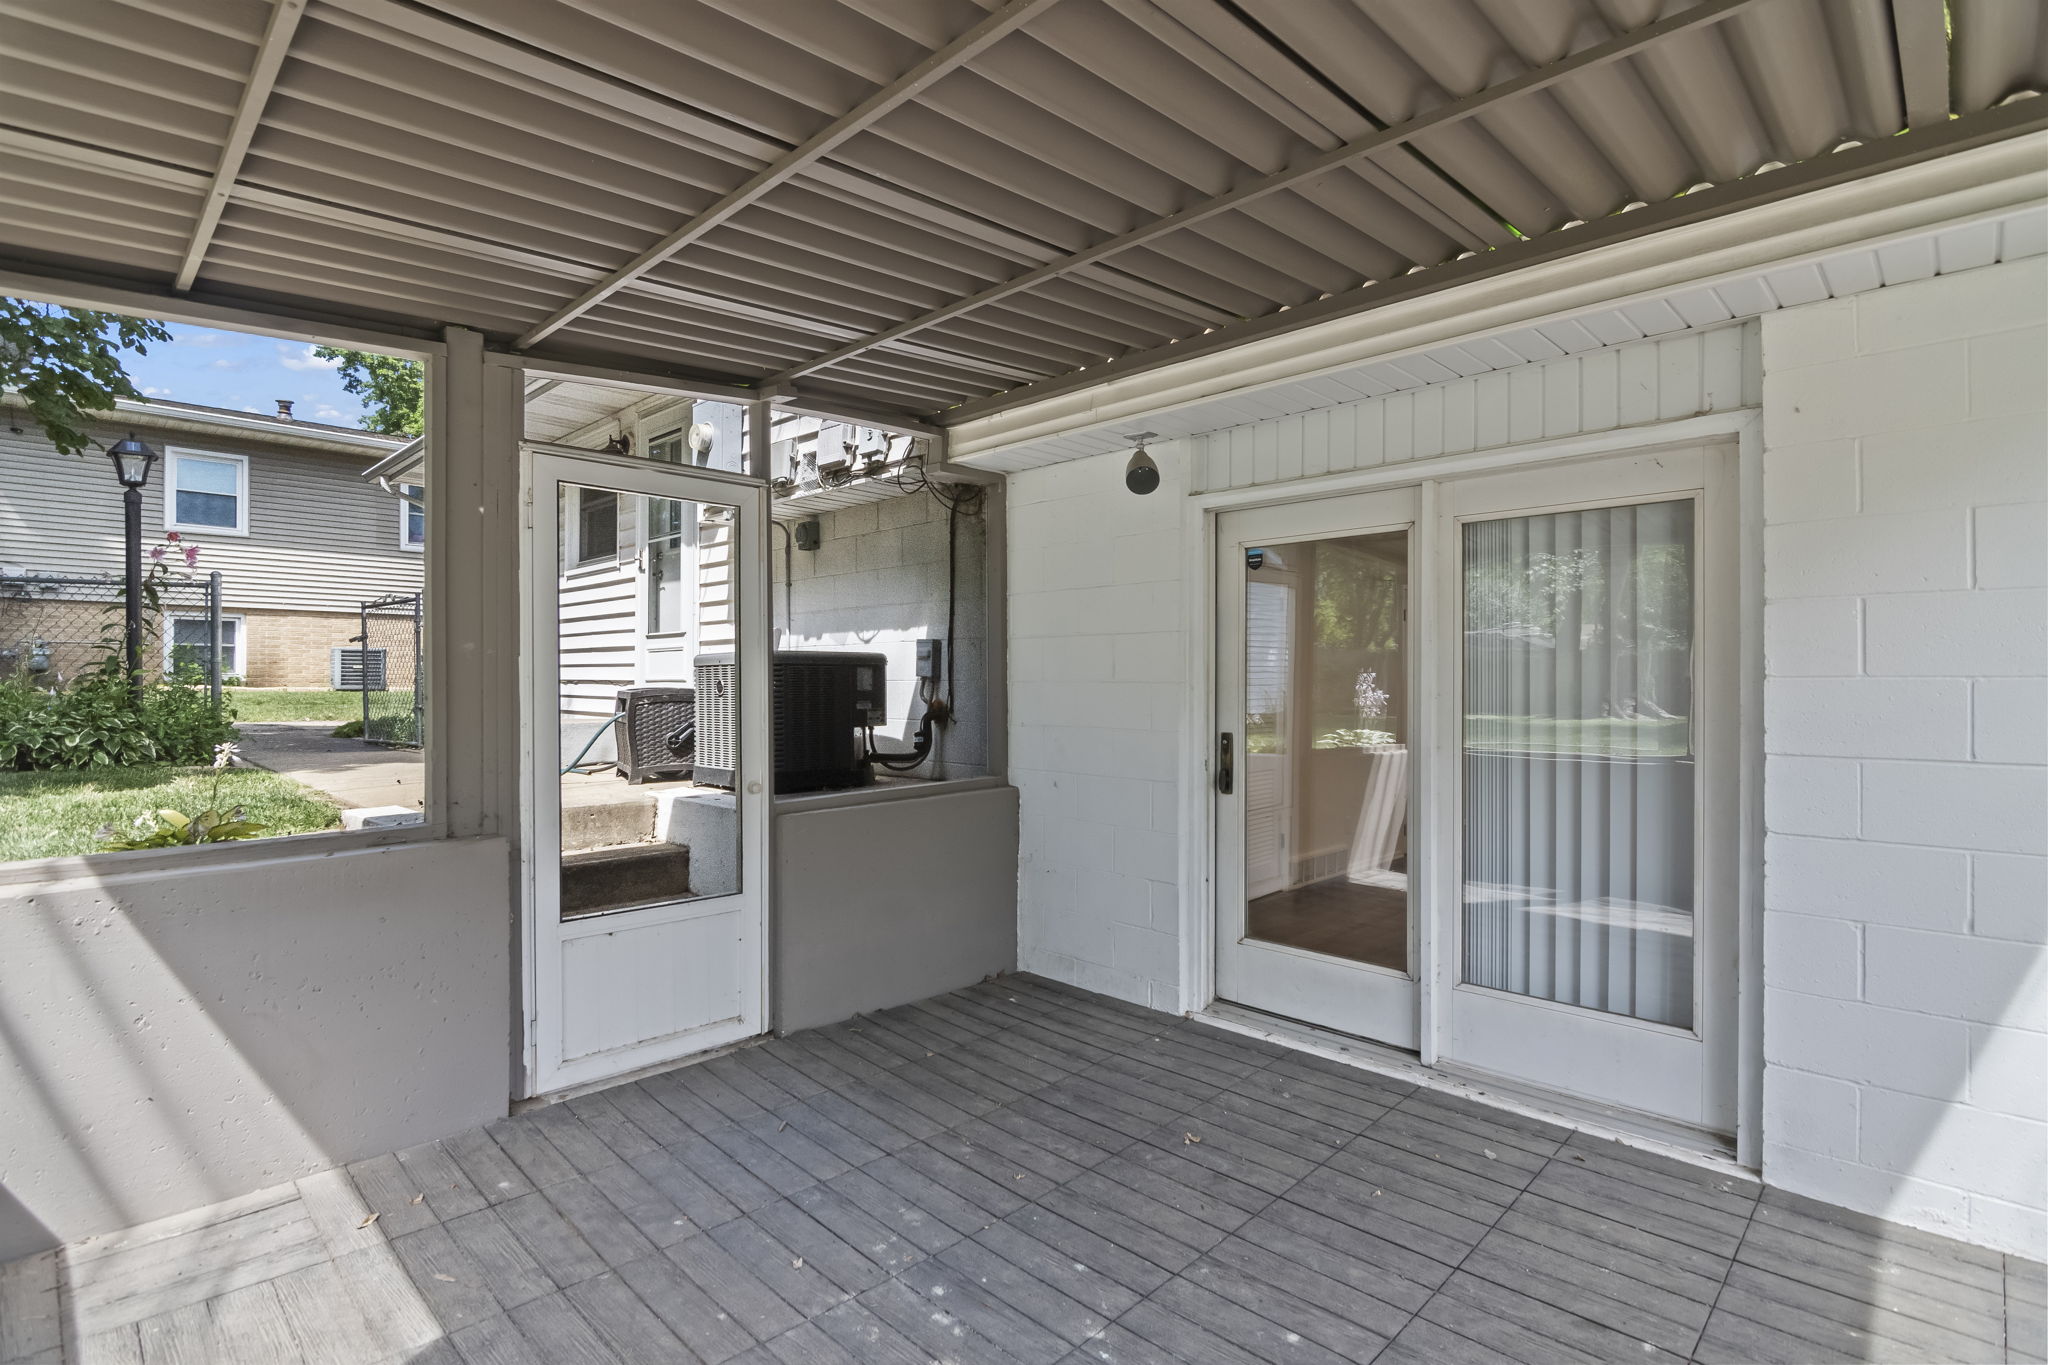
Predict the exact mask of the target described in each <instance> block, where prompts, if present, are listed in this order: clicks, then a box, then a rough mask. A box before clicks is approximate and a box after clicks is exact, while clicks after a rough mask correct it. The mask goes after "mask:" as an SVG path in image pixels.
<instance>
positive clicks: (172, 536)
mask: <svg viewBox="0 0 2048 1365" xmlns="http://www.w3.org/2000/svg"><path fill="white" fill-rule="evenodd" d="M177 538H178V533H177V532H176V531H166V532H164V539H165V540H169V541H176V540H177Z"/></svg>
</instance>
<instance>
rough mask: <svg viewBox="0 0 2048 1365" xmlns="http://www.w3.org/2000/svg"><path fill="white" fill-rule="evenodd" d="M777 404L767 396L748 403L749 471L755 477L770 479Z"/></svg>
mask: <svg viewBox="0 0 2048 1365" xmlns="http://www.w3.org/2000/svg"><path fill="white" fill-rule="evenodd" d="M774 419H775V404H774V403H773V402H772V401H771V400H769V399H766V398H757V399H755V400H753V401H752V402H750V403H748V404H747V473H748V474H749V475H751V476H752V477H754V478H757V479H760V480H763V481H764V482H765V481H766V480H767V479H768V477H769V474H770V472H771V471H770V470H769V468H768V447H769V444H770V438H771V437H772V436H773V435H774V431H773V425H774Z"/></svg>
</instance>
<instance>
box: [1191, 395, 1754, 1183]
mask: <svg viewBox="0 0 2048 1365" xmlns="http://www.w3.org/2000/svg"><path fill="white" fill-rule="evenodd" d="M1730 438H1733V439H1734V441H1735V445H1736V477H1735V483H1736V499H1735V501H1736V506H1735V521H1736V541H1737V557H1738V573H1739V584H1738V588H1737V593H1738V601H1737V603H1736V608H1735V610H1736V616H1737V623H1736V648H1737V652H1738V655H1739V662H1738V669H1739V678H1738V683H1737V688H1736V692H1737V695H1738V698H1739V701H1738V706H1739V714H1738V717H1737V718H1736V722H1735V725H1734V726H1733V729H1734V730H1735V732H1736V734H1735V743H1736V752H1735V754H1734V761H1735V766H1736V787H1737V803H1738V811H1737V819H1736V838H1735V843H1736V853H1735V858H1736V862H1735V868H1734V877H1735V883H1736V885H1735V892H1736V937H1737V954H1736V982H1735V992H1736V998H1735V1000H1734V1002H1733V1007H1734V1009H1735V1014H1736V1046H1735V1066H1736V1075H1735V1090H1736V1123H1735V1158H1736V1161H1737V1162H1738V1163H1740V1164H1741V1165H1744V1166H1748V1167H1751V1168H1755V1167H1756V1166H1757V1165H1758V1164H1759V1162H1760V1161H1761V1159H1762V1155H1763V1000H1764V992H1763V985H1764V982H1763V900H1762V893H1763V500H1762V492H1763V423H1762V414H1761V413H1760V412H1759V411H1757V410H1756V409H1753V408H1751V409H1742V410H1739V411H1735V412H1726V413H1711V414H1707V415H1703V416H1699V417H1691V418H1684V419H1680V420H1677V421H1668V422H1655V423H1645V424H1643V425H1641V426H1633V427H1627V428H1624V429H1622V430H1618V431H1610V432H1601V433H1597V434H1592V435H1584V436H1571V437H1563V438H1559V439H1555V440H1548V441H1534V442H1528V443H1523V444H1518V445H1510V446H1501V447H1496V448H1493V449H1489V450H1485V451H1478V452H1473V453H1470V454H1461V455H1451V456H1441V457H1436V458H1432V459H1424V460H1409V461H1403V462H1401V463H1399V464H1394V465H1377V466H1373V467H1370V468H1366V469H1358V470H1350V471H1347V472H1344V473H1341V474H1328V475H1321V476H1316V477H1311V478H1304V479H1297V480H1293V481H1290V482H1286V483H1279V484H1264V485H1258V486H1255V487H1250V488H1235V489H1226V490H1220V491H1217V492H1213V493H1197V494H1192V495H1190V496H1188V497H1187V498H1186V499H1185V500H1184V504H1185V505H1184V506H1183V508H1182V521H1181V562H1182V580H1183V582H1184V583H1186V584H1187V587H1188V591H1187V593H1186V597H1185V613H1186V614H1185V616H1184V618H1183V623H1182V624H1183V630H1184V636H1185V639H1186V645H1187V652H1186V668H1187V678H1188V688H1187V699H1186V701H1185V703H1184V706H1183V712H1182V721H1183V726H1182V743H1181V770H1180V791H1181V821H1180V827H1181V829H1182V830H1183V831H1184V832H1185V837H1184V838H1183V839H1182V841H1181V868H1180V874H1181V886H1182V888H1183V894H1182V896H1181V915H1180V1005H1181V1008H1182V1010H1183V1011H1185V1012H1188V1013H1193V1014H1201V1013H1204V1012H1206V1011H1208V1010H1210V1009H1211V1008H1212V1007H1213V1006H1215V1005H1216V1004H1217V996H1216V952H1217V939H1216V936H1217V930H1218V894H1219V892H1218V887H1217V885H1216V878H1215V867H1216V850H1217V840H1218V835H1217V830H1216V802H1215V801H1214V800H1213V799H1212V793H1211V790H1210V782H1211V779H1212V776H1213V762H1214V756H1215V744H1216V706H1217V699H1218V698H1217V692H1218V689H1217V685H1216V668H1217V658H1216V649H1217V644H1218V632H1217V629H1216V612H1217V609H1218V601H1217V595H1216V572H1215V568H1214V565H1215V563H1216V555H1217V553H1218V541H1219V537H1218V534H1217V518H1218V516H1219V515H1220V514H1221V513H1223V512H1226V511H1236V510H1240V509H1244V508H1250V507H1262V506H1271V505H1275V504H1280V503H1289V502H1299V501H1307V500H1312V499H1318V498H1324V497H1329V496H1333V495H1338V494H1344V493H1359V492H1369V491H1373V490H1376V489H1383V488H1392V487H1397V486H1400V485H1404V484H1412V485H1418V486H1419V495H1420V498H1421V511H1420V521H1421V522H1422V523H1424V524H1431V525H1434V524H1435V523H1436V522H1437V521H1438V520H1440V518H1441V513H1442V510H1443V509H1442V499H1441V494H1440V486H1441V484H1442V483H1443V481H1445V480H1449V479H1454V478H1461V477H1465V476H1470V475H1478V474H1490V473H1499V472H1504V471H1508V470H1514V469H1522V468H1535V467H1540V466H1543V465H1547V464H1554V463H1563V462H1568V461H1576V460H1585V459H1589V458H1592V457H1596V456H1601V455H1613V454H1625V453H1628V452H1631V451H1646V450H1653V449H1655V448H1657V447H1660V446H1676V445H1688V444H1701V443H1705V442H1713V441H1719V442H1722V443H1725V442H1727V441H1728V440H1729V439H1730ZM1439 577H1440V575H1438V574H1435V573H1428V572H1418V573H1417V574H1416V576H1415V582H1414V588H1413V606H1412V607H1411V610H1412V611H1413V612H1414V614H1415V617H1416V619H1417V620H1423V621H1427V620H1434V619H1437V617H1438V616H1439V615H1440V613H1441V608H1442V600H1441V586H1440V584H1439V582H1438V579H1439ZM1417 648H1418V649H1419V650H1420V651H1421V659H1422V663H1423V665H1424V668H1425V670H1426V671H1425V674H1424V676H1423V677H1422V679H1421V680H1420V682H1419V683H1418V687H1417V696H1416V704H1417V706H1418V707H1426V708H1427V714H1428V715H1429V716H1430V717H1433V718H1434V719H1432V720H1431V721H1430V725H1431V726H1432V727H1433V728H1431V729H1430V731H1429V742H1430V744H1431V745H1432V747H1439V746H1441V745H1442V744H1444V743H1445V742H1447V741H1446V739H1445V736H1444V735H1443V733H1442V732H1441V729H1440V727H1441V726H1443V725H1444V724H1445V723H1446V722H1445V721H1443V720H1442V717H1443V716H1444V715H1446V714H1447V712H1446V708H1445V705H1444V702H1445V700H1446V699H1445V696H1444V692H1443V689H1444V688H1445V687H1446V686H1449V685H1451V683H1450V681H1448V680H1446V679H1445V678H1444V677H1443V674H1442V669H1441V667H1440V665H1435V664H1433V663H1432V661H1433V660H1434V659H1435V658H1436V656H1437V655H1438V654H1439V653H1440V651H1435V650H1432V649H1430V648H1428V646H1427V644H1426V643H1418V645H1417ZM1433 766H1440V765H1429V764H1417V765H1416V771H1415V778H1414V780H1415V782H1416V786H1417V790H1416V793H1415V798H1414V799H1415V802H1416V806H1415V808H1416V809H1417V810H1418V811H1428V812H1429V814H1430V816H1431V818H1432V819H1433V820H1435V821H1442V820H1443V819H1445V818H1446V817H1445V806H1444V803H1445V802H1447V801H1451V800H1455V798H1456V793H1455V790H1454V789H1452V788H1451V787H1450V784H1447V783H1445V782H1443V781H1441V780H1433V779H1435V778H1436V774H1434V773H1432V772H1431V771H1430V769H1431V768H1432V767H1433ZM1449 818H1451V819H1453V820H1455V818H1456V814H1455V812H1451V814H1450V816H1449ZM1418 872H1419V873H1420V874H1421V875H1422V876H1424V877H1425V878H1427V882H1426V884H1424V885H1422V886H1420V887H1419V888H1418V900H1419V901H1420V902H1421V903H1426V904H1430V905H1441V904H1442V903H1443V901H1442V898H1443V897H1444V896H1445V895H1446V894H1451V893H1452V892H1454V891H1455V888H1454V887H1449V886H1446V885H1445V884H1444V883H1443V881H1442V879H1443V877H1444V876H1445V875H1447V873H1448V874H1450V875H1455V872H1456V869H1455V868H1450V869H1447V868H1446V867H1445V861H1444V860H1443V859H1442V858H1435V857H1432V858H1427V859H1424V860H1423V865H1422V867H1421V868H1419V869H1418ZM1449 951H1450V949H1449V946H1448V945H1446V944H1445V943H1444V942H1443V935H1442V934H1440V933H1430V934H1424V935H1423V936H1422V942H1421V945H1420V951H1419V952H1418V953H1417V955H1416V962H1415V971H1416V988H1417V991H1418V994H1419V997H1420V998H1419V1006H1418V1018H1417V1032H1418V1040H1417V1049H1416V1051H1417V1054H1418V1056H1419V1058H1420V1060H1421V1063H1422V1065H1423V1066H1425V1067H1435V1066H1437V1065H1438V1062H1439V1046H1440V1044H1441V1041H1442V1039H1443V1038H1444V1037H1445V1036H1446V1035H1447V1031H1448V1027H1449V1020H1448V1017H1447V1016H1448V1012H1449V1007H1450V1002H1449V998H1448V997H1449V988H1448V985H1447V974H1448V973H1449V972H1450V970H1451V964H1450V960H1449Z"/></svg>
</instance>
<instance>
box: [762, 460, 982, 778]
mask: <svg viewBox="0 0 2048 1365" xmlns="http://www.w3.org/2000/svg"><path fill="white" fill-rule="evenodd" d="M946 521H947V512H946V509H945V508H944V507H943V506H941V505H940V504H939V502H938V500H937V499H936V498H934V497H933V496H932V495H931V494H929V493H914V494H906V495H904V496H903V497H897V498H889V499H887V500H885V501H882V502H870V503H862V504H860V505H858V506H854V507H845V508H841V509H839V510H838V511H835V512H826V513H824V514H822V515H821V516H819V518H818V527H819V544H818V548H817V549H815V550H796V549H792V550H791V551H790V552H789V558H788V562H789V564H790V565H791V566H792V567H793V568H794V570H795V583H796V586H795V592H794V593H793V594H789V593H786V592H785V590H784V581H783V573H784V569H783V565H784V562H785V561H784V552H783V545H782V535H783V533H782V532H781V531H779V530H778V531H776V532H775V533H774V544H773V546H772V547H771V548H772V550H773V551H774V554H773V559H774V574H775V584H774V587H775V620H776V623H777V624H778V625H779V626H782V627H784V628H785V634H784V635H782V636H781V637H780V638H781V641H782V643H780V644H779V645H778V646H777V647H778V648H782V649H842V650H854V651H864V652H869V653H877V654H885V655H887V656H888V659H889V703H888V704H889V716H888V721H889V723H888V725H887V726H886V727H884V728H882V729H880V730H878V732H877V735H876V738H877V739H879V740H882V741H884V747H890V748H896V749H908V748H909V747H910V744H911V741H912V738H913V736H914V735H915V734H916V731H917V725H918V721H919V720H920V719H921V718H922V717H923V715H924V705H923V703H922V702H920V701H918V700H917V695H918V678H917V642H918V641H919V640H924V639H942V638H944V637H945V634H946V585H947V569H946V562H947V544H946V541H947V527H946ZM986 544H987V538H986V531H985V527H984V524H983V521H982V519H981V518H980V517H974V516H965V515H963V516H962V517H961V518H960V522H959V543H958V547H957V557H958V566H957V569H956V580H955V581H956V587H955V599H954V603H953V648H954V653H955V657H954V660H953V669H954V673H953V684H954V687H955V689H956V691H955V700H956V702H957V704H958V710H959V714H960V721H959V723H958V724H955V725H953V726H951V727H949V728H948V729H947V730H946V731H945V732H944V734H943V736H942V739H941V741H940V743H941V746H942V747H941V749H940V752H939V754H938V755H937V756H936V758H935V759H933V760H928V761H927V762H926V763H925V764H924V765H922V766H921V767H919V768H917V769H915V770H913V771H914V773H915V775H917V776H920V777H936V778H957V777H978V776H981V775H982V774H985V773H986V772H987V771H988V752H989V751H988V731H987V724H986V717H987V715H988V711H987V708H986V707H985V706H984V705H983V704H982V702H983V698H984V697H985V696H986V695H987V689H986V684H985V682H984V679H985V677H986V676H987V675H986V669H985V667H984V662H983V651H982V641H983V639H984V638H985V630H984V623H985V621H986V619H987V611H986V609H985V605H984V604H985V600H986V599H985V596H984V594H985V592H986V586H985V585H986V583H987V578H986V576H985V574H984V563H983V561H984V556H985V554H986V550H985V546H986ZM792 611H793V612H794V615H792V614H791V613H792ZM889 741H894V742H893V743H889Z"/></svg>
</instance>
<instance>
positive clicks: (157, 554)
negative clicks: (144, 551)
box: [149, 545, 164, 563]
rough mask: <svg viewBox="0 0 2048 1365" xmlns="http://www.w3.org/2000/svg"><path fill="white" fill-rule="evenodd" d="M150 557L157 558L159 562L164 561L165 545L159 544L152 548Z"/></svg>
mask: <svg viewBox="0 0 2048 1365" xmlns="http://www.w3.org/2000/svg"><path fill="white" fill-rule="evenodd" d="M149 557H150V558H151V559H154V560H156V561H157V562H159V563H161V562H163V557H164V547H163V546H161V545H159V546H157V547H156V548H155V549H154V550H151V551H150V552H149Z"/></svg>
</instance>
